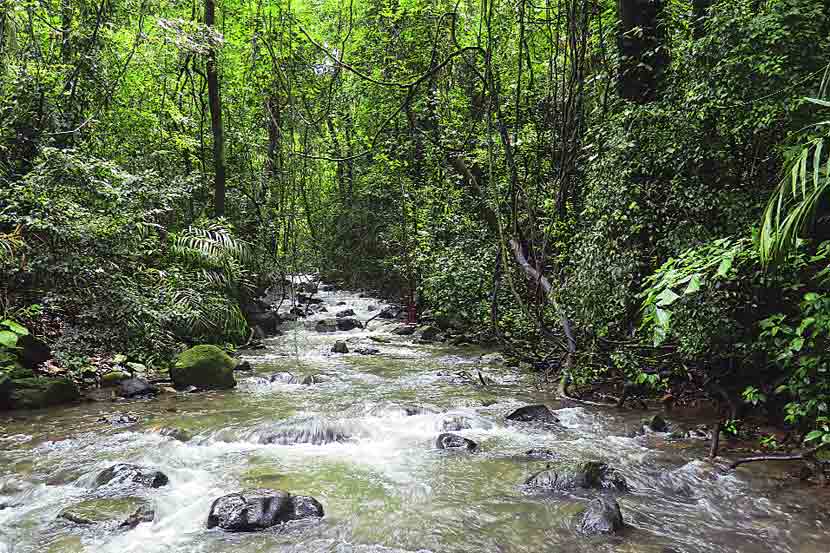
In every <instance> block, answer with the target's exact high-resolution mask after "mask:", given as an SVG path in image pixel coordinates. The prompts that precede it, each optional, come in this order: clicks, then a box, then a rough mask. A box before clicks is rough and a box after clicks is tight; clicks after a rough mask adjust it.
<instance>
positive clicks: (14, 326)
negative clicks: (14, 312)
mask: <svg viewBox="0 0 830 553" xmlns="http://www.w3.org/2000/svg"><path fill="white" fill-rule="evenodd" d="M0 326H5V327H6V328H8V329H9V330H11V331H12V332H14V333H15V334H17V335H18V336H28V335H29V329H28V328H26V327H25V326H23V325H22V324H20V323H18V322H15V321H12V320H11V319H6V320H4V321H0Z"/></svg>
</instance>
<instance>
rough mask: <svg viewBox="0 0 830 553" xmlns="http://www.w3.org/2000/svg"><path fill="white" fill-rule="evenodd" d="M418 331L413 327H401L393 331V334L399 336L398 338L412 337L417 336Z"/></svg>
mask: <svg viewBox="0 0 830 553" xmlns="http://www.w3.org/2000/svg"><path fill="white" fill-rule="evenodd" d="M416 330H417V329H416V328H415V326H413V325H400V326H398V327H396V328H395V329H394V330H392V334H397V335H398V336H411V335H413V334H415V331H416Z"/></svg>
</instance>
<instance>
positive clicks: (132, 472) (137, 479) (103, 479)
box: [95, 463, 170, 488]
mask: <svg viewBox="0 0 830 553" xmlns="http://www.w3.org/2000/svg"><path fill="white" fill-rule="evenodd" d="M169 482H170V479H169V478H167V475H166V474H164V473H163V472H161V471H158V470H155V469H151V468H148V467H141V466H138V465H130V464H127V463H119V464H117V465H113V466H111V467H110V468H108V469H106V470H104V471H102V472H100V473H99V474H98V476H96V477H95V486H96V487H100V486H107V487H114V486H123V487H142V488H160V487H162V486H166V485H167V484H168V483H169Z"/></svg>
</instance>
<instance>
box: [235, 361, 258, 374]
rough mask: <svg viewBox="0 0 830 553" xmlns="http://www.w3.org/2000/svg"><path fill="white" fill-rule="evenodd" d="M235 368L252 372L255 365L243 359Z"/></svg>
mask: <svg viewBox="0 0 830 553" xmlns="http://www.w3.org/2000/svg"><path fill="white" fill-rule="evenodd" d="M233 370H235V371H238V372H251V371H252V370H254V367H253V365H251V362H250V361H242V362H240V363H237V365H236V366H235V367H234V368H233Z"/></svg>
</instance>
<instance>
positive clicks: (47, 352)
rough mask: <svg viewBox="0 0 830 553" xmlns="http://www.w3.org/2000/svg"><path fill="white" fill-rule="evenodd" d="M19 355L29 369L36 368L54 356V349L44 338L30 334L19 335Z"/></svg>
mask: <svg viewBox="0 0 830 553" xmlns="http://www.w3.org/2000/svg"><path fill="white" fill-rule="evenodd" d="M17 347H18V348H19V349H18V351H17V357H18V359H20V362H21V363H22V364H23V366H24V367H26V368H27V369H34V368H36V367H38V366H39V365H41V364H43V363H45V362H46V361H48V360H49V359H51V358H52V350H51V349H50V348H49V346H48V345H47V344H46V342H44V341H43V340H40V339H38V338H35V337H34V336H32V335H31V333H30V334H26V335H24V336H18V338H17Z"/></svg>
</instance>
